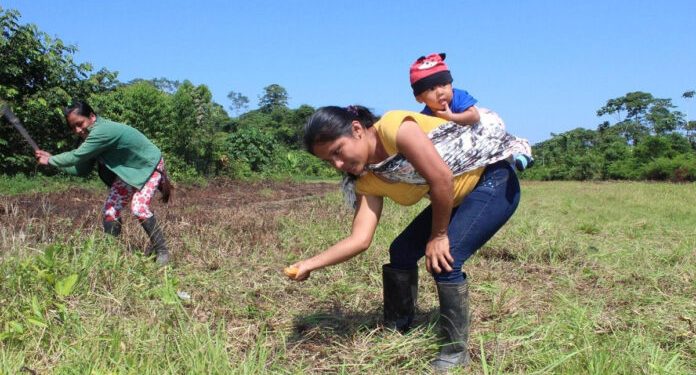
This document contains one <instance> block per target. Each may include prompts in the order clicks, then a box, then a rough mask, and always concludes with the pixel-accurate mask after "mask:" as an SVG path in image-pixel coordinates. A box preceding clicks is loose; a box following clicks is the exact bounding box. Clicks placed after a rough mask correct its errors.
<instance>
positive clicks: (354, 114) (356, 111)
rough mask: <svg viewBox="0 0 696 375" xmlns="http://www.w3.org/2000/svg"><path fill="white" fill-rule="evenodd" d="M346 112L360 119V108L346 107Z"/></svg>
mask: <svg viewBox="0 0 696 375" xmlns="http://www.w3.org/2000/svg"><path fill="white" fill-rule="evenodd" d="M346 111H348V112H350V113H351V114H352V115H353V116H355V117H358V107H356V106H354V105H349V106H348V107H346Z"/></svg>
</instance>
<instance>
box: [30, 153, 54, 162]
mask: <svg viewBox="0 0 696 375" xmlns="http://www.w3.org/2000/svg"><path fill="white" fill-rule="evenodd" d="M34 156H36V161H37V162H38V163H39V164H41V165H48V159H50V158H51V156H53V155H51V153H50V152H47V151H44V150H36V151H35V152H34Z"/></svg>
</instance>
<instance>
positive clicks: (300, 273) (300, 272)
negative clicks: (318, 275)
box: [285, 260, 312, 281]
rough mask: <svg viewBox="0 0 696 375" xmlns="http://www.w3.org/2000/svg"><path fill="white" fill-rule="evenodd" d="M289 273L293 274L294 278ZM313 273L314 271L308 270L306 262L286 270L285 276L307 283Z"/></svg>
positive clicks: (300, 262) (298, 263) (303, 261)
mask: <svg viewBox="0 0 696 375" xmlns="http://www.w3.org/2000/svg"><path fill="white" fill-rule="evenodd" d="M288 272H292V274H294V276H292V274H290V273H288ZM311 272H312V270H311V269H310V268H308V265H307V261H306V260H302V261H299V262H297V263H295V264H293V265H291V266H289V267H288V268H286V269H285V274H286V275H287V276H288V277H289V278H290V280H293V281H305V280H307V279H308V278H309V274H310V273H311Z"/></svg>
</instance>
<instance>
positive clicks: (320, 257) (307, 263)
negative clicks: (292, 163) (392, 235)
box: [290, 195, 384, 281]
mask: <svg viewBox="0 0 696 375" xmlns="http://www.w3.org/2000/svg"><path fill="white" fill-rule="evenodd" d="M383 203H384V202H383V198H382V197H374V196H368V195H358V208H357V209H356V211H355V216H354V217H353V227H352V229H351V233H350V235H349V236H348V237H346V238H344V239H342V240H341V241H339V242H338V243H336V244H335V245H333V246H331V247H329V248H328V249H326V250H324V251H323V252H321V253H319V254H317V255H315V256H313V257H311V258H308V259H305V260H302V261H299V262H297V263H295V264H293V265H292V266H290V267H295V268H296V269H297V275H296V276H295V277H294V280H296V281H303V280H306V279H307V278H308V277H309V274H310V272H312V271H314V270H317V269H320V268H323V267H326V266H330V265H333V264H337V263H341V262H344V261H346V260H348V259H350V258H352V257H354V256H356V255H358V254H360V253H361V252H363V251H365V250H367V248H369V247H370V244H371V243H372V237H373V236H374V234H375V230H376V229H377V223H379V218H380V215H381V214H382V205H383Z"/></svg>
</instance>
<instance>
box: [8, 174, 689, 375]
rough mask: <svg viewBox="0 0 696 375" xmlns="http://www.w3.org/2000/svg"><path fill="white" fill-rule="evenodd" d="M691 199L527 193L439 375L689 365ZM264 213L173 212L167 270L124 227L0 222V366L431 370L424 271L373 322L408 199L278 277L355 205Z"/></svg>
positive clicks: (633, 370)
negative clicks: (402, 313)
mask: <svg viewBox="0 0 696 375" xmlns="http://www.w3.org/2000/svg"><path fill="white" fill-rule="evenodd" d="M259 194H264V195H269V196H270V195H272V194H271V193H270V192H269V191H266V190H262V191H259ZM695 201H696V189H694V185H693V184H688V185H674V184H652V183H577V182H525V183H523V197H522V203H521V205H520V207H519V209H518V211H517V213H516V214H515V215H514V217H513V219H512V220H511V221H510V222H509V223H508V224H507V225H506V226H505V227H504V228H503V229H502V230H501V231H500V232H499V233H498V234H497V235H496V236H495V237H494V238H493V239H492V240H491V241H490V242H489V243H488V244H487V245H486V246H485V247H484V248H483V249H481V250H480V251H479V252H478V254H477V255H475V256H474V257H473V258H472V259H471V260H470V261H469V262H467V264H466V265H465V269H466V272H467V273H468V275H469V277H470V283H471V284H470V291H471V292H470V293H471V306H472V315H473V319H472V330H471V334H470V344H469V347H470V352H471V356H472V359H473V363H472V365H471V367H470V368H468V369H466V370H458V371H455V372H454V373H462V374H463V373H478V374H693V373H696V299H695V298H694V296H696V251H695V250H694V249H696V215H694V214H693V205H692V202H695ZM6 206H7V207H9V206H11V205H10V204H6ZM264 207H265V206H259V205H256V206H249V207H239V206H236V205H235V206H230V207H214V208H215V211H214V212H208V213H207V214H208V215H209V218H208V219H206V217H205V216H203V214H202V213H200V212H197V211H196V212H192V211H191V209H192V207H182V208H181V209H180V211H177V210H179V209H170V211H168V212H167V215H169V216H168V217H169V220H168V221H167V222H166V225H167V227H166V231H167V233H169V234H171V237H172V240H171V242H172V248H173V250H174V255H175V259H174V265H173V266H172V267H169V268H165V269H160V268H157V267H156V266H155V264H154V263H153V262H151V261H150V260H148V259H145V258H143V257H142V256H140V255H138V254H137V253H138V249H139V248H141V247H142V246H143V245H144V239H143V236H142V233H140V232H139V228H137V227H136V226H135V225H133V224H134V223H132V222H130V223H129V222H127V223H126V228H125V230H126V231H125V233H124V237H123V238H122V239H120V240H114V239H111V238H106V237H104V236H102V235H101V234H100V233H99V230H98V229H99V228H98V226H97V225H96V223H95V224H94V225H93V226H92V227H87V228H85V229H83V230H82V231H80V232H78V231H77V230H75V229H73V226H72V225H70V223H71V221H70V218H60V213H57V214H56V213H54V214H52V215H50V216H49V214H46V216H45V217H34V218H32V219H31V220H27V221H26V222H22V223H20V222H19V221H20V218H21V217H22V215H23V213H22V212H21V211H20V212H17V209H4V211H0V222H1V223H0V224H3V225H5V229H3V230H1V231H0V278H2V279H1V280H0V306H2V309H0V374H15V373H22V372H21V371H22V370H21V369H22V368H23V367H24V368H26V369H31V370H34V371H37V373H41V374H44V373H54V374H111V373H114V374H116V373H117V374H162V373H172V374H263V373H269V374H308V373H332V374H335V373H338V374H356V373H369V374H402V373H407V374H419V373H423V372H425V371H427V369H428V362H429V361H430V359H432V357H433V356H434V355H435V353H436V352H437V350H438V341H437V334H436V332H437V329H436V327H437V326H436V319H437V295H436V291H435V288H434V285H433V282H432V280H431V278H430V276H429V275H428V274H427V273H426V272H425V270H424V268H423V269H421V275H420V285H419V301H418V313H417V317H416V322H415V323H416V326H415V328H414V329H413V330H412V331H411V332H409V333H408V334H405V335H401V334H398V333H394V332H389V331H384V330H382V329H380V326H379V322H380V320H381V314H382V311H381V303H382V302H381V299H382V297H381V295H382V291H381V274H380V272H381V264H383V263H386V262H388V251H387V248H388V245H389V243H390V241H391V239H393V238H394V236H396V235H397V234H398V233H399V231H400V230H401V229H402V228H403V227H404V226H405V225H406V224H407V223H408V222H409V221H410V219H411V218H412V217H413V216H414V215H415V214H417V212H418V210H419V209H422V208H423V205H422V204H421V205H419V206H417V207H411V208H402V207H397V206H395V205H393V204H388V205H387V206H386V207H385V212H384V215H383V218H382V224H381V225H380V227H379V230H378V233H377V235H376V238H375V242H374V243H373V246H372V247H371V249H370V250H368V251H367V252H365V253H364V254H362V255H360V256H358V257H356V258H355V259H352V260H350V261H348V262H346V263H343V264H341V265H337V266H334V267H331V268H327V269H324V270H319V271H315V272H314V273H313V274H312V276H311V278H310V279H309V280H307V281H306V282H304V283H294V282H290V281H288V280H287V279H286V278H285V277H284V276H283V275H282V272H281V270H282V267H283V266H285V265H287V264H289V263H291V262H293V261H294V260H297V259H301V258H303V257H306V256H310V255H313V254H316V253H317V252H319V251H321V250H322V249H323V248H324V247H326V246H328V245H330V244H332V243H333V242H335V241H336V240H338V239H340V238H342V236H344V235H346V234H347V233H348V231H349V226H350V221H351V219H352V215H351V212H350V211H348V210H346V209H345V208H344V207H343V206H342V201H341V197H340V196H339V195H338V193H336V194H331V195H329V196H327V197H325V198H322V199H311V200H303V201H301V202H293V203H290V204H289V206H288V207H284V208H278V209H276V210H275V211H270V208H264ZM193 208H195V207H193ZM187 210H188V211H187ZM208 210H210V208H209V209H208ZM179 212H182V213H181V214H179ZM184 212H185V213H184ZM179 215H180V216H179ZM56 220H64V221H65V223H66V225H63V226H55V221H56ZM60 228H63V229H60ZM73 280H74V284H73V283H72V281H73ZM177 292H186V293H188V294H189V295H190V296H191V299H190V300H188V299H182V298H181V297H179V296H178V295H177ZM23 371H26V370H23Z"/></svg>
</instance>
